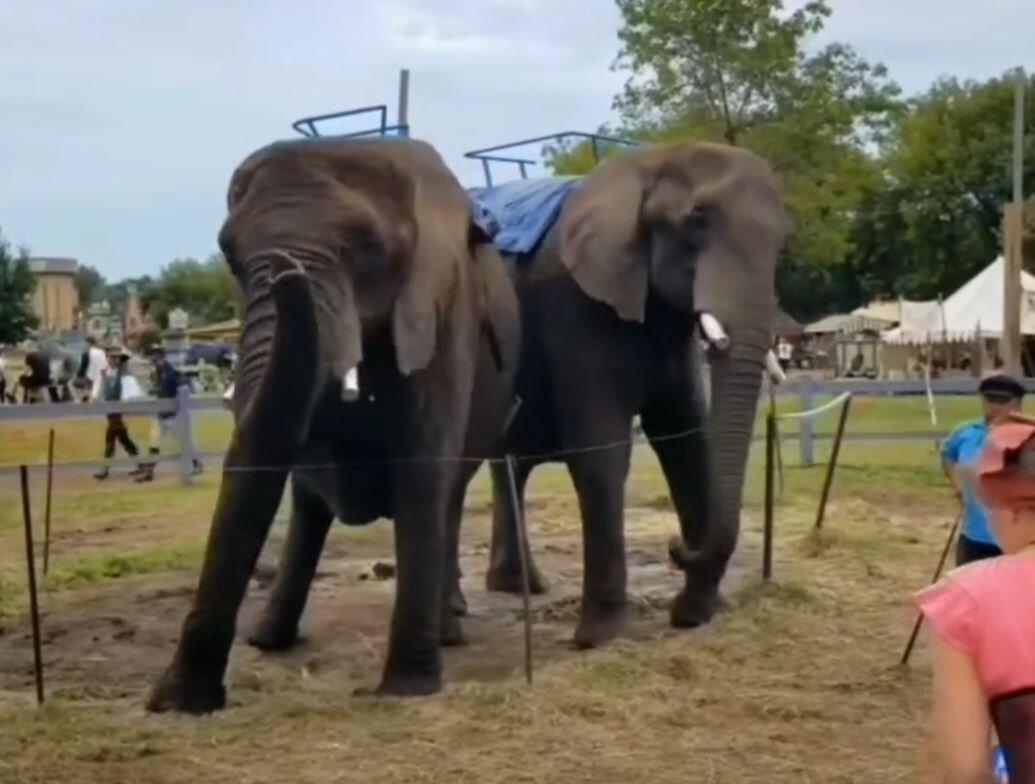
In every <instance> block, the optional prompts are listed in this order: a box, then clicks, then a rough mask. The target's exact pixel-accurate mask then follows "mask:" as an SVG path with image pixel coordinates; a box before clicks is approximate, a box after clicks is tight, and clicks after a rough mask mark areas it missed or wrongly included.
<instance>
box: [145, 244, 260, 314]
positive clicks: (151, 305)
mask: <svg viewBox="0 0 1035 784" xmlns="http://www.w3.org/2000/svg"><path fill="white" fill-rule="evenodd" d="M141 292H142V297H143V299H144V301H145V302H146V303H147V306H148V310H149V312H150V313H151V316H152V317H153V318H154V319H155V320H156V321H157V322H158V323H159V324H161V325H162V326H166V325H168V320H169V313H170V311H172V310H174V309H176V308H182V309H183V310H185V311H187V313H189V314H190V317H191V323H192V324H193V325H198V324H207V323H211V322H215V321H224V320H226V319H230V318H233V317H235V316H238V315H239V314H240V312H241V307H240V291H239V289H238V285H237V281H236V280H235V279H234V276H233V274H232V273H231V272H230V268H229V267H228V266H227V264H226V262H225V261H224V259H223V256H222V254H219V253H217V254H214V255H212V256H210V257H209V258H208V259H207V260H206V261H203V262H202V261H198V260H196V259H192V258H185V259H176V260H175V261H173V262H172V263H170V264H169V265H167V266H166V267H164V268H163V269H162V271H161V273H160V274H159V276H158V279H157V280H155V281H153V282H151V283H149V284H148V285H147V286H146V287H144V288H142V289H141Z"/></svg>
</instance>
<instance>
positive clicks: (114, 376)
mask: <svg viewBox="0 0 1035 784" xmlns="http://www.w3.org/2000/svg"><path fill="white" fill-rule="evenodd" d="M128 360H129V352H127V351H126V350H125V349H124V348H122V347H121V346H113V347H112V348H110V349H109V350H108V367H107V369H106V370H105V373H104V379H103V383H102V396H103V398H104V400H105V401H119V400H122V385H123V380H124V379H125V378H126V376H127V375H128V373H127V370H126V363H127V361H128ZM116 443H119V444H121V445H122V448H123V449H125V450H126V453H127V454H128V455H129V456H130V457H136V456H137V455H138V454H140V450H139V449H137V445H136V444H135V443H133V439H132V438H130V437H129V430H127V429H126V423H125V421H124V420H123V419H122V414H117V413H116V414H108V427H107V428H106V429H105V431H104V461H105V465H104V468H102V469H101V470H100V471H99V472H98V473H96V474H94V475H93V476H94V479H107V478H108V474H109V473H110V467H109V465H108V462H109V461H110V460H111V459H112V457H114V456H115V444H116ZM143 471H144V466H143V465H139V466H137V469H136V471H134V472H133V473H135V474H140V473H142V472H143Z"/></svg>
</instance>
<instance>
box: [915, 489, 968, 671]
mask: <svg viewBox="0 0 1035 784" xmlns="http://www.w3.org/2000/svg"><path fill="white" fill-rule="evenodd" d="M961 522H963V508H962V507H960V510H959V512H957V513H956V520H955V521H954V522H953V524H952V528H950V529H949V538H948V539H946V540H945V547H944V548H942V557H941V558H939V559H938V567H937V568H936V569H935V570H934V577H933V578H931V584H932V585H934V584H935V583H936V582H938V578H939V577H941V576H942V570H943V569H944V568H945V561H946V560H947V559H948V557H949V551H950V550H951V549H952V543H953V542H954V541H955V540H956V531H958V530H959V527H960V523H961ZM923 623H924V614H923V613H917V614H916V623H914V624H913V633H912V634H910V635H909V641H908V642H907V643H906V649H905V650H904V651H902V659H901V661H900V662H899V663H900V664H901V665H902V666H903V667H904V666H906V665H907V664H909V657H910V656H912V655H913V646H914V645H916V638H917V636H919V634H920V627H921V626H922V625H923Z"/></svg>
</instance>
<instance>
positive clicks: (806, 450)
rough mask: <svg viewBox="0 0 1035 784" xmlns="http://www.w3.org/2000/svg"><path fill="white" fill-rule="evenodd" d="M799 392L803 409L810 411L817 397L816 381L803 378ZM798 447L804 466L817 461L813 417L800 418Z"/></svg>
mask: <svg viewBox="0 0 1035 784" xmlns="http://www.w3.org/2000/svg"><path fill="white" fill-rule="evenodd" d="M799 393H800V396H801V410H802V411H809V410H810V409H811V408H812V405H813V402H814V398H815V382H814V381H813V380H812V379H811V378H804V379H802V382H801V386H800V387H799ZM798 449H799V451H800V453H801V464H802V465H803V466H811V465H813V464H814V463H815V460H816V454H815V444H814V441H813V433H812V417H802V418H801V419H799V420H798Z"/></svg>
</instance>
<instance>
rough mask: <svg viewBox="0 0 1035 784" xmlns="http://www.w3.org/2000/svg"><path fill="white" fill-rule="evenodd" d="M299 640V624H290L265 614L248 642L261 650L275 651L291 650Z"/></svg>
mask: <svg viewBox="0 0 1035 784" xmlns="http://www.w3.org/2000/svg"><path fill="white" fill-rule="evenodd" d="M298 640H299V637H298V626H297V625H294V624H292V625H290V626H288V625H286V624H283V623H278V622H277V621H276V620H274V619H272V618H270V617H269V616H265V617H263V618H262V620H261V621H259V625H258V626H256V627H255V631H253V632H252V633H251V635H250V636H249V637H248V644H249V645H251V646H252V647H254V648H258V649H259V650H260V651H266V652H267V653H275V652H278V651H288V650H291V649H292V648H294V647H295V645H297V644H298Z"/></svg>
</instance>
